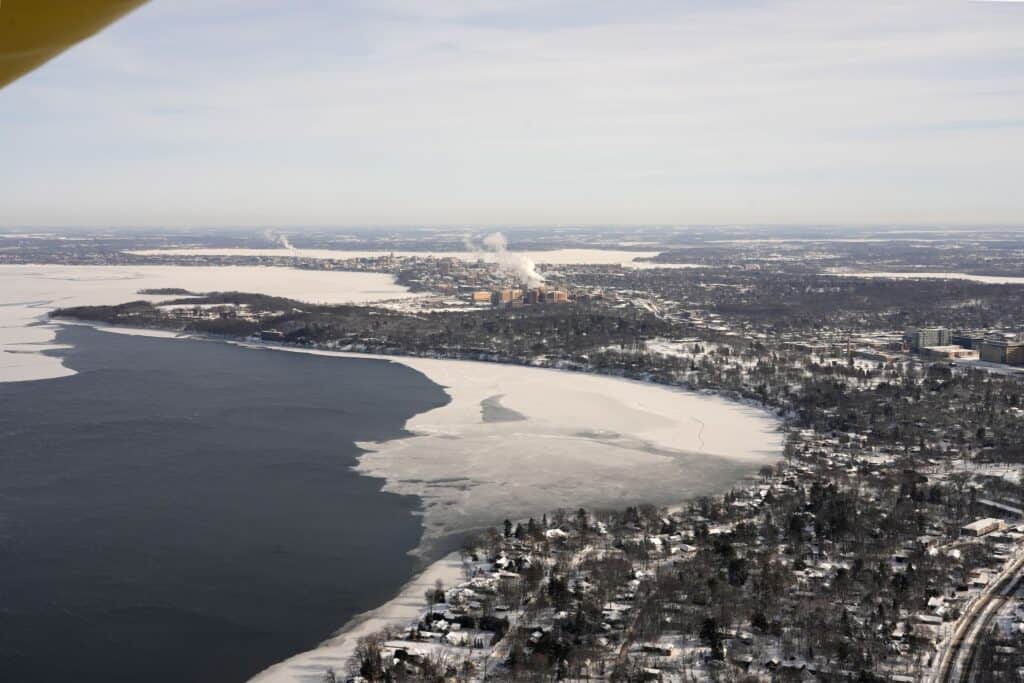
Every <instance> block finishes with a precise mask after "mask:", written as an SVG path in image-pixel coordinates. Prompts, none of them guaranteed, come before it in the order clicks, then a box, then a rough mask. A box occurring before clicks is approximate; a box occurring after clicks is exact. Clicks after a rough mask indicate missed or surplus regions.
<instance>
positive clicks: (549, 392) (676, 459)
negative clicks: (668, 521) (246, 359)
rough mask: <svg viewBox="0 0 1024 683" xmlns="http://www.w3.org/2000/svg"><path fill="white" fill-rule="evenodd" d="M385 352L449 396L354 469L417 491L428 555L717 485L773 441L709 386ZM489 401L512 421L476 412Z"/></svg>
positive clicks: (778, 442) (746, 469) (749, 412)
mask: <svg viewBox="0 0 1024 683" xmlns="http://www.w3.org/2000/svg"><path fill="white" fill-rule="evenodd" d="M273 348H280V349H281V350H286V351H295V352H298V353H315V354H322V355H340V356H353V357H362V358H365V357H367V356H365V355H359V354H346V353H335V352H330V351H312V350H305V349H290V348H287V347H273ZM387 358H388V359H389V360H391V361H393V362H396V363H401V364H403V365H406V366H408V367H410V368H413V369H414V370H418V371H420V372H422V373H423V374H424V375H426V376H427V377H428V378H430V379H431V380H432V381H434V382H436V383H437V384H440V385H441V386H443V387H445V389H446V391H447V392H448V394H449V395H450V396H451V399H452V400H451V402H450V403H448V404H447V405H445V406H442V407H440V408H437V409H434V410H431V411H428V412H426V413H423V414H420V415H417V416H416V417H414V418H412V419H411V420H410V421H409V422H408V423H407V424H406V429H407V430H408V431H410V432H412V434H413V436H411V437H408V438H404V439H397V440H393V441H387V442H384V443H361V444H359V445H360V446H361V447H362V448H365V449H366V450H367V453H366V454H364V455H363V456H361V457H360V460H359V464H358V466H357V468H356V469H357V471H359V472H361V473H363V474H365V475H367V476H372V477H380V478H382V479H384V480H385V484H384V490H386V491H391V492H394V493H400V494H406V495H415V496H419V497H420V498H421V499H422V500H423V504H424V511H423V515H424V518H423V524H424V539H423V544H422V546H421V550H422V551H424V552H426V553H429V551H430V550H431V549H432V545H433V544H434V543H436V542H437V541H439V540H441V539H444V538H445V537H448V536H450V535H452V534H458V533H460V532H465V531H466V530H469V529H473V528H477V527H479V526H481V525H487V524H496V523H498V522H500V521H501V520H502V519H504V518H506V517H508V518H511V519H518V518H526V517H529V516H531V515H539V514H541V513H543V512H546V511H550V510H553V509H556V508H559V507H563V506H580V505H583V506H588V507H604V508H620V507H624V506H626V505H629V504H635V503H641V502H647V503H655V504H659V503H661V504H668V503H675V502H678V501H680V500H683V499H687V498H691V497H694V496H699V495H704V494H709V493H714V492H720V491H722V490H724V489H727V488H728V487H729V486H730V485H731V484H732V483H734V482H736V481H737V480H739V479H741V478H742V477H743V476H745V475H749V474H753V473H754V472H756V471H757V469H758V468H759V467H761V466H762V465H764V464H766V463H773V462H775V461H776V460H777V459H778V458H779V457H780V454H781V450H782V434H781V433H780V432H779V431H778V426H779V423H778V421H777V420H776V419H775V418H774V417H772V416H771V415H769V414H768V413H765V412H763V411H760V410H757V409H755V408H751V407H748V406H745V405H741V404H738V403H734V402H731V401H728V400H725V399H723V398H719V397H716V396H710V395H705V394H699V393H695V392H692V391H686V390H682V389H676V388H673V387H667V386H662V385H658V384H650V383H645V382H637V381H631V380H624V379H618V378H615V377H607V376H602V375H595V374H588V373H569V372H566V371H561V370H548V369H541V368H529V367H524V366H519V365H509V364H494V363H480V362H474V361H454V360H442V359H433V358H410V357H390V356H389V357H387ZM495 407H500V408H501V409H502V412H501V413H500V414H502V415H506V416H508V415H511V416H512V417H511V419H498V420H494V419H485V414H487V413H493V411H494V409H495Z"/></svg>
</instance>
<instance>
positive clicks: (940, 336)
mask: <svg viewBox="0 0 1024 683" xmlns="http://www.w3.org/2000/svg"><path fill="white" fill-rule="evenodd" d="M903 341H904V342H905V343H906V345H907V347H908V348H910V350H911V351H920V350H921V349H924V348H927V347H929V346H950V345H951V344H952V343H953V333H952V332H950V331H949V330H947V329H946V328H945V327H912V328H910V329H908V330H907V331H906V332H904V334H903Z"/></svg>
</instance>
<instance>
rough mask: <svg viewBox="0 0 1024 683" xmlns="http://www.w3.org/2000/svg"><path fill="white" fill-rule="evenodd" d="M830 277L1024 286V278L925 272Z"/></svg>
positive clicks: (873, 273)
mask: <svg viewBox="0 0 1024 683" xmlns="http://www.w3.org/2000/svg"><path fill="white" fill-rule="evenodd" d="M827 274H828V275H837V276H839V277H872V278H887V279H890V280H971V281H973V282H981V283H983V284H986V285H1024V277H1012V276H1009V275H971V274H970V273H925V272H899V273H884V272H871V273H854V272H849V271H838V270H829V272H828V273H827Z"/></svg>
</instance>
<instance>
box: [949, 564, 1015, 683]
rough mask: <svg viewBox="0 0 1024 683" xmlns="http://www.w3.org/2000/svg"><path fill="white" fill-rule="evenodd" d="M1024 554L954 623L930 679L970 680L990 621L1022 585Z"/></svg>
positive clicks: (952, 682)
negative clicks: (951, 632)
mask: <svg viewBox="0 0 1024 683" xmlns="http://www.w3.org/2000/svg"><path fill="white" fill-rule="evenodd" d="M1022 568H1024V551H1021V550H1018V553H1017V556H1016V557H1015V558H1014V560H1013V561H1012V562H1011V563H1010V564H1009V565H1007V567H1006V568H1005V569H1004V570H1003V571H1002V572H1000V573H999V575H998V577H997V578H996V580H995V581H993V582H992V583H991V584H989V585H988V586H987V587H986V588H985V590H984V591H983V592H982V593H981V595H979V596H978V598H977V599H976V600H975V601H974V602H973V603H972V604H971V605H970V606H969V607H968V609H967V611H966V612H964V614H963V615H962V616H961V617H960V619H959V620H957V622H956V625H955V627H954V629H953V634H952V635H951V636H950V638H949V640H947V641H946V642H945V644H944V647H943V648H942V649H940V651H939V657H938V659H937V665H936V667H935V669H936V670H935V671H934V673H933V675H932V677H931V679H932V680H933V681H936V682H938V683H954V682H955V683H968V682H969V681H971V680H973V678H974V674H975V673H976V672H975V671H974V662H975V660H976V659H977V655H978V649H979V647H980V646H981V643H982V642H983V641H984V637H985V635H986V634H987V633H988V631H989V629H990V627H991V625H992V621H993V619H994V618H995V616H996V615H998V614H999V613H1000V612H1001V611H1002V610H1003V608H1004V607H1005V606H1006V604H1007V602H1008V601H1009V600H1010V598H1011V597H1013V595H1014V593H1015V592H1016V591H1017V590H1018V588H1020V587H1021V585H1022V575H1021V569H1022Z"/></svg>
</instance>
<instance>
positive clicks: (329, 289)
mask: <svg viewBox="0 0 1024 683" xmlns="http://www.w3.org/2000/svg"><path fill="white" fill-rule="evenodd" d="M170 287H177V288H182V289H187V290H189V291H193V292H211V291H239V292H253V293H259V294H269V295H272V296H282V297H287V298H289V299H297V300H299V301H308V302H311V303H328V304H339V303H352V302H359V303H362V302H373V301H387V300H393V299H403V298H409V297H412V296H415V295H414V294H412V293H410V292H409V291H408V290H406V289H405V288H404V287H402V286H400V285H396V284H395V283H394V281H393V279H392V277H391V276H390V275H387V274H383V273H350V272H339V271H326V270H324V271H320V270H301V269H298V268H270V267H261V266H237V267H234V266H233V267H223V268H220V267H212V266H210V267H184V266H60V265H34V266H9V265H0V382H5V381H6V382H15V381H22V380H31V379H42V378H45V377H60V376H62V375H67V374H70V373H71V370H69V369H68V368H66V367H64V366H63V364H62V363H61V361H60V359H59V358H55V357H53V356H47V355H44V354H42V353H41V351H44V350H46V349H47V348H50V345H51V344H52V342H53V338H54V327H53V326H52V325H48V324H46V323H45V322H41V320H42V319H44V318H45V315H46V313H47V312H48V311H51V310H53V309H55V308H61V307H69V306H84V305H106V304H119V303H124V302H126V301H137V300H139V299H148V300H150V301H159V300H166V299H173V298H179V297H168V296H145V295H141V294H139V293H138V292H139V290H141V289H161V288H170Z"/></svg>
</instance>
